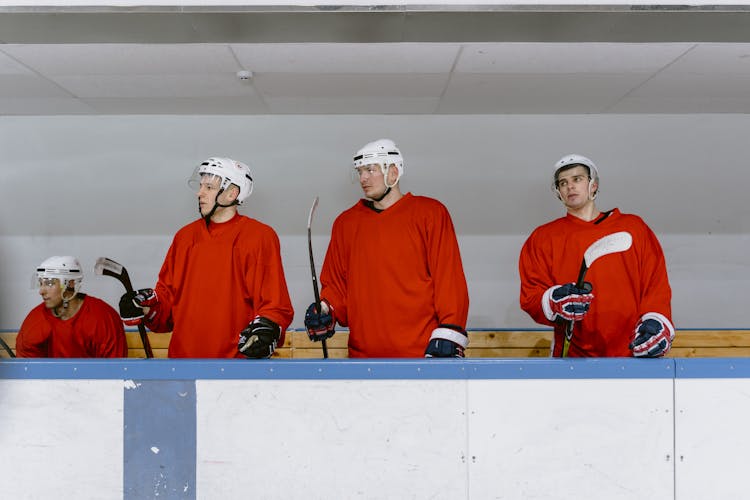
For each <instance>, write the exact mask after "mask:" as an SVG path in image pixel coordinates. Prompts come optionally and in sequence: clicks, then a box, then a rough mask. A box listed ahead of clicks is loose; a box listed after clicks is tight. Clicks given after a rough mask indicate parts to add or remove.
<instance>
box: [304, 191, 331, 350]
mask: <svg viewBox="0 0 750 500" xmlns="http://www.w3.org/2000/svg"><path fill="white" fill-rule="evenodd" d="M317 206H318V197H317V196H316V197H315V199H314V200H313V204H312V207H310V215H309V216H308V218H307V249H308V251H309V254H310V272H311V273H312V284H313V293H314V294H315V308H316V309H317V310H318V311H320V291H319V290H318V275H317V273H316V272H315V258H314V257H313V247H312V219H313V214H314V213H315V208H316V207H317ZM321 344H322V346H323V358H328V345H327V344H326V339H323V340H322V341H321Z"/></svg>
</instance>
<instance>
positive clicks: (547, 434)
mask: <svg viewBox="0 0 750 500" xmlns="http://www.w3.org/2000/svg"><path fill="white" fill-rule="evenodd" d="M493 395H495V397H493ZM469 408H471V411H470V425H469V429H470V441H469V443H470V450H471V467H470V468H469V470H470V480H469V484H470V485H471V486H470V492H469V493H470V494H469V498H509V499H515V498H533V499H539V500H542V499H549V500H565V499H571V500H573V499H575V500H580V499H606V500H619V499H623V500H625V499H636V498H637V499H649V500H659V499H664V500H674V487H673V483H672V473H673V467H674V462H673V458H672V455H673V450H674V439H673V438H674V434H673V432H672V428H673V412H672V380H671V379H595V380H545V379H540V380H476V381H471V383H470V385H469ZM705 498H708V497H705Z"/></svg>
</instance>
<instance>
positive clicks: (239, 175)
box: [188, 157, 253, 205]
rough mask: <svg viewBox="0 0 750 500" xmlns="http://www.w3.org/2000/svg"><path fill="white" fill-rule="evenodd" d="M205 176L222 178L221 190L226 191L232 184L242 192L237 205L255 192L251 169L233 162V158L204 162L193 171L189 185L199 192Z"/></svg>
mask: <svg viewBox="0 0 750 500" xmlns="http://www.w3.org/2000/svg"><path fill="white" fill-rule="evenodd" d="M203 175H214V176H216V177H219V178H221V186H220V188H221V189H223V190H226V189H227V188H228V187H229V186H230V184H234V185H235V186H237V187H238V188H239V190H240V192H239V194H238V195H237V204H238V205H242V202H243V201H245V199H246V198H247V197H248V196H250V193H252V192H253V177H252V175H251V173H250V167H248V166H247V165H245V164H244V163H242V162H241V161H236V160H232V159H231V158H218V157H211V158H209V159H208V160H206V161H204V162H203V163H201V164H200V165H198V166H197V167H195V170H194V171H193V175H191V176H190V179H189V180H188V185H189V186H190V187H191V188H192V189H193V190H194V191H195V192H198V190H199V189H200V184H201V177H202V176H203Z"/></svg>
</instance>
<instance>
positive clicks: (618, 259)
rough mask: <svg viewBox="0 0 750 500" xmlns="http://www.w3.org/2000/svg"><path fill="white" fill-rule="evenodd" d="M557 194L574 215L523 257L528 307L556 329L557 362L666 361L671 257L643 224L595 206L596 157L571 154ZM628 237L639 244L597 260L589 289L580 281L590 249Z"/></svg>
mask: <svg viewBox="0 0 750 500" xmlns="http://www.w3.org/2000/svg"><path fill="white" fill-rule="evenodd" d="M552 189H553V191H554V192H555V193H556V195H557V197H558V198H559V199H560V201H561V202H562V203H563V205H564V206H565V208H566V210H567V214H566V215H565V217H562V218H559V219H556V220H554V221H552V222H549V223H547V224H544V225H542V226H540V227H538V228H537V229H535V230H534V232H532V233H531V236H529V238H528V239H527V240H526V243H525V244H524V246H523V249H522V250H521V255H520V259H519V272H520V277H521V295H520V302H521V308H522V309H523V310H524V311H526V312H527V313H528V314H529V315H530V316H531V317H532V318H533V319H534V320H535V321H536V322H538V323H541V324H545V325H554V328H555V333H554V342H553V345H552V354H553V356H560V355H561V354H562V352H563V343H564V342H563V339H564V332H565V328H566V325H567V323H568V322H570V321H573V322H574V323H573V334H572V337H571V339H570V345H569V351H568V355H569V356H573V357H583V356H635V357H659V356H663V355H664V354H666V353H667V352H668V351H669V349H670V347H671V345H672V340H673V339H674V326H673V325H672V310H671V297H672V292H671V288H670V286H669V280H668V278H667V267H666V264H665V261H664V253H663V252H662V249H661V245H660V244H659V241H658V240H657V238H656V236H655V235H654V233H653V231H651V229H650V228H649V227H648V226H647V225H646V224H645V223H644V222H643V220H642V219H641V218H640V217H638V216H636V215H630V214H623V213H621V212H620V211H619V210H618V209H617V208H615V209H613V210H610V211H608V212H600V211H599V209H598V208H597V207H596V203H595V202H594V200H595V199H596V196H597V194H598V192H599V171H598V169H597V167H596V165H595V164H594V162H593V161H591V160H590V159H588V158H586V157H584V156H580V155H567V156H564V157H563V158H562V159H560V161H558V162H557V164H556V165H555V172H554V177H553V184H552ZM616 232H627V233H629V234H630V235H631V236H632V246H630V248H629V249H628V250H626V251H623V252H618V253H612V254H611V255H606V256H605V257H602V258H601V259H599V260H597V261H596V263H595V264H593V265H592V266H591V269H589V270H588V271H587V274H586V281H587V283H585V285H584V286H583V287H582V288H578V287H577V286H576V283H575V282H576V276H577V275H578V273H579V269H580V267H581V260H582V256H583V254H584V252H585V251H586V249H587V248H588V247H589V246H590V245H591V244H592V243H593V242H595V241H597V240H598V239H600V238H602V237H604V236H607V235H610V234H613V233H616Z"/></svg>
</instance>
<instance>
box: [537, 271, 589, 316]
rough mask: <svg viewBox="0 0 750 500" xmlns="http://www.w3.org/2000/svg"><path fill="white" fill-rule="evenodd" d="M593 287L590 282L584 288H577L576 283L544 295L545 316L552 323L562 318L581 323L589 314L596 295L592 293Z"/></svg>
mask: <svg viewBox="0 0 750 500" xmlns="http://www.w3.org/2000/svg"><path fill="white" fill-rule="evenodd" d="M593 288H594V287H593V286H592V285H591V283H589V282H588V281H585V282H584V283H583V288H578V287H576V285H575V283H568V284H565V285H556V286H553V287H551V288H549V289H547V291H546V292H544V295H542V309H543V310H544V315H545V316H546V317H547V319H548V320H550V321H555V320H556V319H557V318H562V319H564V320H568V321H580V320H582V319H583V317H584V316H585V315H586V313H587V312H589V306H590V305H591V301H592V300H594V294H593V293H591V291H592V290H593Z"/></svg>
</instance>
